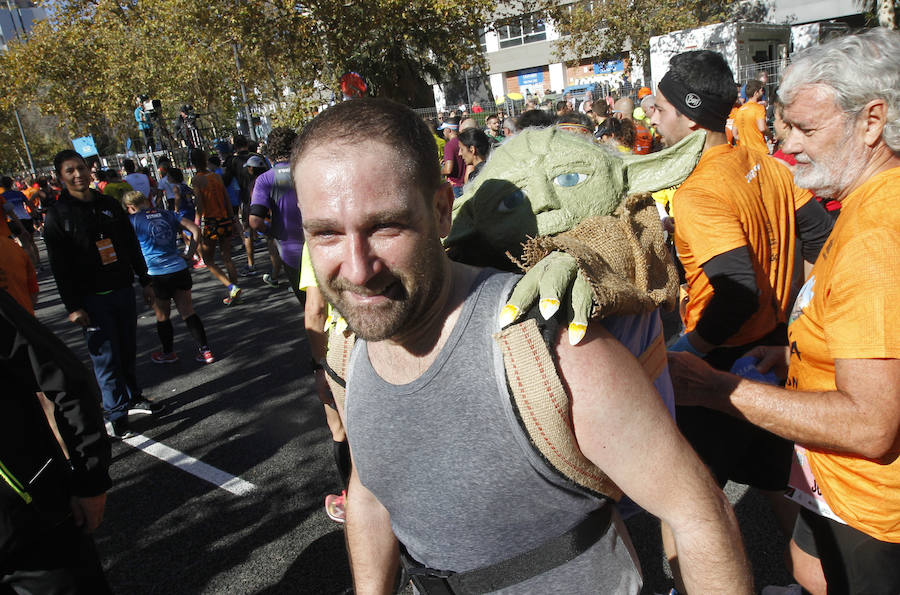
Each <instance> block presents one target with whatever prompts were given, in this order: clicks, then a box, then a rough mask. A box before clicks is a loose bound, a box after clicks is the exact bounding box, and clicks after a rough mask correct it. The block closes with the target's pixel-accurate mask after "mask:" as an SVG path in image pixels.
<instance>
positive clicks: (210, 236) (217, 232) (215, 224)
mask: <svg viewBox="0 0 900 595" xmlns="http://www.w3.org/2000/svg"><path fill="white" fill-rule="evenodd" d="M233 233H234V222H233V221H232V220H231V219H229V218H227V217H225V218H222V219H219V218H216V217H210V218H209V219H203V222H202V235H203V241H204V242H215V241H218V240H227V239H228V238H230V237H231V235H232V234H233Z"/></svg>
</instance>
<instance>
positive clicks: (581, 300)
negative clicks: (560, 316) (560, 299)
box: [569, 271, 594, 345]
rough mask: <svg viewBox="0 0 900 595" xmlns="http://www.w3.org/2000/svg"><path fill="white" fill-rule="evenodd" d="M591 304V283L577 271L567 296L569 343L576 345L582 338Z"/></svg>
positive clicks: (592, 300)
mask: <svg viewBox="0 0 900 595" xmlns="http://www.w3.org/2000/svg"><path fill="white" fill-rule="evenodd" d="M593 305H594V294H593V292H592V291H591V285H590V283H588V281H587V279H585V278H584V275H583V274H582V272H581V271H578V275H576V276H575V282H574V283H573V284H572V292H571V293H570V297H569V345H578V343H579V342H580V341H581V340H582V339H584V335H585V333H587V325H588V319H589V318H590V316H591V309H592V308H593Z"/></svg>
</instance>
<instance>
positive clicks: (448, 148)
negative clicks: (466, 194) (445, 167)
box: [444, 136, 466, 186]
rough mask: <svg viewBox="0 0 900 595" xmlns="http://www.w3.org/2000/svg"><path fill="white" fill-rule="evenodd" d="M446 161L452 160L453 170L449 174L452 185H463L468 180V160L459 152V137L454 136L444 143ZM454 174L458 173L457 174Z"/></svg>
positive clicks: (448, 178)
mask: <svg viewBox="0 0 900 595" xmlns="http://www.w3.org/2000/svg"><path fill="white" fill-rule="evenodd" d="M444 161H452V162H453V163H454V165H453V171H452V172H450V174H451V175H449V176H447V180H448V181H449V182H450V185H451V186H462V185H463V183H464V182H465V180H466V162H465V161H464V160H463V158H462V155H460V154H459V139H458V138H457V137H455V136H454V137H453V138H451V139H450V140H448V141H447V144H446V145H444ZM452 174H456V175H455V176H454V175H452Z"/></svg>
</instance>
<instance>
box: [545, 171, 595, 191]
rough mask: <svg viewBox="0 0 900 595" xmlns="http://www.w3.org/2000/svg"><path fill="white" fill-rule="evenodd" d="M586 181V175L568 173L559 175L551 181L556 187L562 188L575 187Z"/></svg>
mask: <svg viewBox="0 0 900 595" xmlns="http://www.w3.org/2000/svg"><path fill="white" fill-rule="evenodd" d="M586 179H587V175H586V174H576V173H569V174H559V175H558V176H556V177H555V178H553V181H554V182H555V183H556V185H557V186H562V187H564V188H571V187H572V186H575V185H576V184H580V183H581V182H584V181H585V180H586Z"/></svg>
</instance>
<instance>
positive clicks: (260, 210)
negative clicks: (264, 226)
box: [250, 204, 269, 219]
mask: <svg viewBox="0 0 900 595" xmlns="http://www.w3.org/2000/svg"><path fill="white" fill-rule="evenodd" d="M250 214H251V215H256V216H257V217H262V218H263V219H265V218H267V217H268V216H269V208H268V207H267V206H266V205H261V204H252V205H250Z"/></svg>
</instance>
